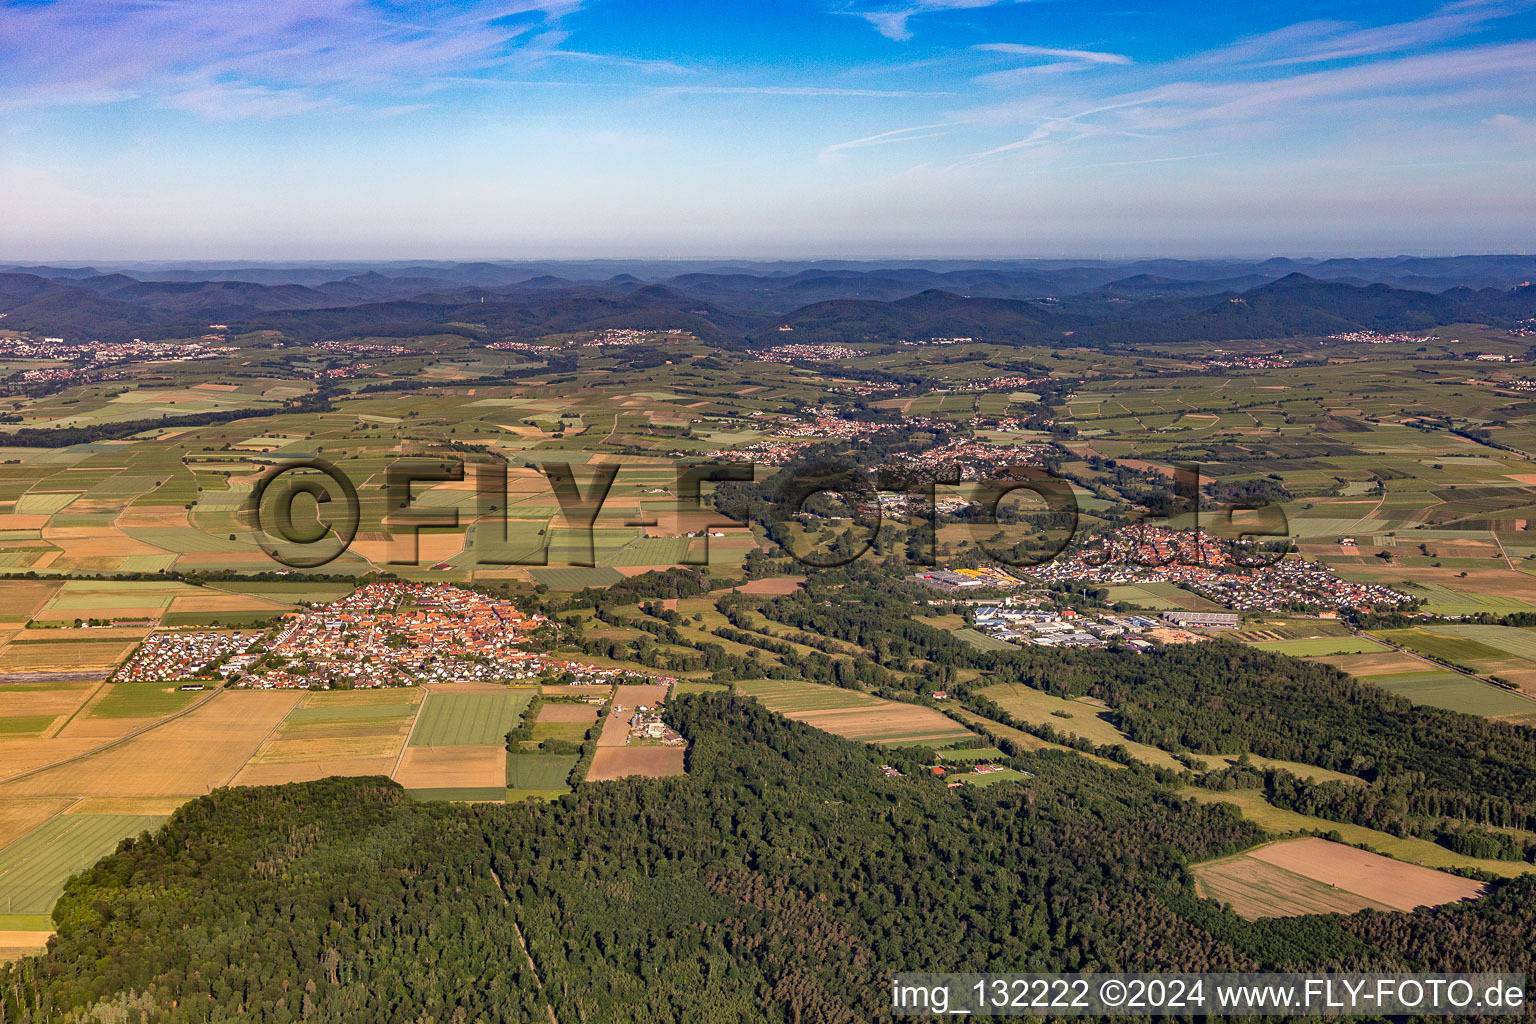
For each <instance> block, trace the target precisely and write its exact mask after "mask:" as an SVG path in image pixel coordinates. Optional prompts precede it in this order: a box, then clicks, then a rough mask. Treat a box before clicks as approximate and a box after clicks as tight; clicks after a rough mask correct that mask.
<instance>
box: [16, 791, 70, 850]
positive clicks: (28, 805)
mask: <svg viewBox="0 0 1536 1024" xmlns="http://www.w3.org/2000/svg"><path fill="white" fill-rule="evenodd" d="M72 802H73V801H71V800H70V799H69V798H68V797H14V798H9V799H0V847H5V846H7V845H9V844H11V843H13V842H15V841H16V840H18V839H20V838H21V837H22V836H24V835H26V834H27V833H28V832H31V831H32V830H33V829H34V828H37V826H39V825H41V824H42V823H43V822H45V821H47V820H48V819H49V818H51V817H53V816H54V815H55V814H58V813H59V812H60V811H62V810H64V808H66V807H68V806H69V805H70V804H71V803H72Z"/></svg>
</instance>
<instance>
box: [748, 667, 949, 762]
mask: <svg viewBox="0 0 1536 1024" xmlns="http://www.w3.org/2000/svg"><path fill="white" fill-rule="evenodd" d="M736 688H737V690H738V691H740V692H741V693H743V694H746V695H747V696H749V697H756V698H757V699H758V700H760V701H762V702H763V704H764V705H765V706H766V707H767V708H768V709H769V710H770V711H777V712H778V713H779V714H781V715H783V716H784V717H786V718H793V719H794V720H795V721H797V722H804V723H805V724H806V725H809V726H814V727H815V728H817V729H821V730H822V731H824V732H829V733H831V734H832V735H834V736H842V737H844V738H845V739H850V740H858V741H860V742H864V743H890V744H903V745H904V744H914V745H915V744H927V745H930V746H944V745H946V744H949V743H952V742H954V741H956V740H963V739H967V738H969V737H971V736H974V735H975V733H973V732H971V731H970V730H969V729H967V728H966V727H965V726H963V725H961V724H960V723H958V722H956V721H954V720H953V719H951V718H948V717H946V716H944V715H941V714H939V713H938V712H937V711H935V710H933V709H932V708H929V707H924V706H923V705H921V704H902V703H899V702H897V701H890V700H885V699H883V698H880V697H875V696H873V695H871V694H868V693H861V692H859V691H858V690H845V689H842V688H840V687H836V686H825V685H822V684H820V683H806V682H800V681H796V680H779V679H754V680H747V681H745V682H740V683H737V684H736Z"/></svg>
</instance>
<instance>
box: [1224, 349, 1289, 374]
mask: <svg viewBox="0 0 1536 1024" xmlns="http://www.w3.org/2000/svg"><path fill="white" fill-rule="evenodd" d="M1205 365H1206V366H1207V367H1208V368H1210V369H1213V370H1284V369H1286V368H1288V367H1291V366H1295V365H1296V364H1295V362H1293V361H1292V360H1290V359H1286V358H1284V357H1282V356H1272V355H1252V356H1240V355H1236V354H1231V353H1228V354H1222V355H1216V356H1212V357H1211V358H1209V359H1207V360H1206V361H1205Z"/></svg>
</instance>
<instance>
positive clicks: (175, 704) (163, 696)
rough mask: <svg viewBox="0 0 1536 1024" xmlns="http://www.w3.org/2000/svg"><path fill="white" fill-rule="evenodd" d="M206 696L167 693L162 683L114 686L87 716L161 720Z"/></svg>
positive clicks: (179, 691)
mask: <svg viewBox="0 0 1536 1024" xmlns="http://www.w3.org/2000/svg"><path fill="white" fill-rule="evenodd" d="M210 685H216V684H210ZM207 695H208V694H207V692H206V691H201V690H178V689H175V688H174V687H173V688H171V689H166V687H165V684H163V683H113V684H111V689H110V690H108V691H107V694H106V696H104V697H102V698H101V700H99V701H97V702H96V703H95V704H94V705H92V707H91V709H90V715H91V717H92V718H160V717H162V716H164V715H169V714H171V713H173V712H176V711H180V710H181V709H182V708H184V707H186V706H187V705H188V704H191V703H192V702H193V701H195V700H201V699H202V698H203V697H206V696H207Z"/></svg>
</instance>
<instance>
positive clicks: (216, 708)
mask: <svg viewBox="0 0 1536 1024" xmlns="http://www.w3.org/2000/svg"><path fill="white" fill-rule="evenodd" d="M298 700H299V695H298V694H297V693H283V692H246V691H241V690H225V691H222V692H220V693H217V694H215V695H214V696H213V697H212V698H210V699H209V700H207V701H206V702H205V703H204V704H202V705H201V706H199V707H198V708H196V709H195V710H193V711H192V712H190V713H189V714H186V715H184V716H182V717H181V718H178V719H176V720H174V721H171V722H167V723H166V724H165V725H162V726H158V727H156V728H154V729H151V730H149V731H148V732H146V733H144V734H143V735H140V736H135V737H133V738H132V739H129V740H126V741H124V742H122V743H119V744H116V745H114V746H112V747H109V748H108V749H106V750H103V751H101V752H100V753H96V754H92V755H90V756H88V757H84V758H81V759H80V760H78V761H72V762H70V763H69V764H64V765H59V766H58V767H56V768H50V769H48V770H46V771H42V772H39V773H38V774H36V775H31V776H28V777H27V778H25V779H18V780H16V781H14V782H10V783H6V784H5V785H3V786H0V797H5V796H103V797H107V796H110V797H118V796H156V797H162V796H202V795H203V794H204V793H207V792H208V791H209V790H211V789H214V788H216V787H218V786H223V785H227V784H228V783H229V782H230V780H231V779H233V778H234V776H235V774H236V773H237V772H239V770H240V768H241V766H242V765H244V764H245V762H246V761H248V760H249V759H250V757H251V755H252V754H254V753H255V752H256V750H257V748H258V747H260V746H261V744H262V742H263V741H264V740H265V739H266V738H267V736H268V735H269V734H270V733H271V732H272V730H273V729H274V728H276V727H277V725H278V723H279V722H281V721H282V720H283V718H284V717H286V716H287V714H288V712H289V711H290V710H292V709H293V707H294V705H295V704H297V703H298Z"/></svg>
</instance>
